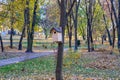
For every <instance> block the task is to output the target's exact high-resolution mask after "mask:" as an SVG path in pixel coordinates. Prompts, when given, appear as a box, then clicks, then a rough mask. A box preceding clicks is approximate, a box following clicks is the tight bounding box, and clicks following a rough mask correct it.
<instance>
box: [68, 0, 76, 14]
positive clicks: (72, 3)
mask: <svg viewBox="0 0 120 80" xmlns="http://www.w3.org/2000/svg"><path fill="white" fill-rule="evenodd" d="M76 1H77V0H74V1H73V3H72V4H71V7H70V9H69V10H68V13H67V14H66V16H69V15H70V12H71V11H72V8H73V6H74V4H75V2H76Z"/></svg>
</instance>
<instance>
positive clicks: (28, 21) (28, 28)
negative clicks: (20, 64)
mask: <svg viewBox="0 0 120 80" xmlns="http://www.w3.org/2000/svg"><path fill="white" fill-rule="evenodd" d="M26 6H27V7H26V24H27V50H26V52H32V51H31V50H30V41H31V39H30V13H29V0H26Z"/></svg>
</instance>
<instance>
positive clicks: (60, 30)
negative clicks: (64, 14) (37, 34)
mask: <svg viewBox="0 0 120 80" xmlns="http://www.w3.org/2000/svg"><path fill="white" fill-rule="evenodd" d="M53 30H55V31H56V32H59V33H61V32H62V29H61V27H53V28H52V29H51V30H50V33H51V32H52V31H53Z"/></svg>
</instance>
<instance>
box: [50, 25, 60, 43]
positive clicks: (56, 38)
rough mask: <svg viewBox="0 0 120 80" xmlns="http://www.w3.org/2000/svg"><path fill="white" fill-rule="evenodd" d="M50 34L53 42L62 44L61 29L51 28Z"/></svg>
mask: <svg viewBox="0 0 120 80" xmlns="http://www.w3.org/2000/svg"><path fill="white" fill-rule="evenodd" d="M50 33H51V34H52V39H53V42H62V29H61V27H53V28H52V29H51V30H50Z"/></svg>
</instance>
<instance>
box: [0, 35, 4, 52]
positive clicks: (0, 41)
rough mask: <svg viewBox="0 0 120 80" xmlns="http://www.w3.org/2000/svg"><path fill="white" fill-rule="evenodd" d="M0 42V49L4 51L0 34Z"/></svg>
mask: <svg viewBox="0 0 120 80" xmlns="http://www.w3.org/2000/svg"><path fill="white" fill-rule="evenodd" d="M0 43H1V51H2V52H3V51H4V47H3V42H2V37H1V35H0Z"/></svg>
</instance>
